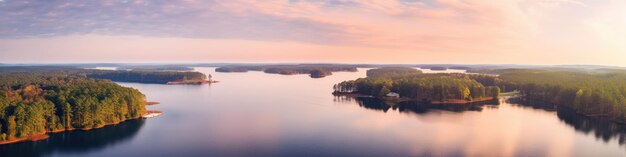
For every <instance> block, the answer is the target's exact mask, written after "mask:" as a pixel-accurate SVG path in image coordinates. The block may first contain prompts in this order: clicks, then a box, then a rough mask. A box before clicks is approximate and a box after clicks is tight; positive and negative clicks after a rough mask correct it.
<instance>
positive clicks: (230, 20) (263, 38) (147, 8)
mask: <svg viewBox="0 0 626 157" xmlns="http://www.w3.org/2000/svg"><path fill="white" fill-rule="evenodd" d="M624 8H626V1H624V0H359V1H356V0H256V1H255V0H224V1H219V0H154V1H150V0H100V1H97V0H93V1H78V0H76V1H64V0H41V1H36V0H29V1H23V0H0V63H89V62H99V63H103V62H106V63H118V62H124V63H128V62H138V63H157V62H168V63H183V62H262V63H265V62H315V63H319V62H324V63H411V64H433V63H456V64H596V65H617V66H626V61H623V60H624V58H626V44H624V43H625V41H626V29H624V28H626V10H624Z"/></svg>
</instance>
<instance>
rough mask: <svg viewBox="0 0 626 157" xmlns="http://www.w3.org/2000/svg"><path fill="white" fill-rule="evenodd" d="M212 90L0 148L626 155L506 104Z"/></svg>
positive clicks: (298, 81) (164, 95)
mask: <svg viewBox="0 0 626 157" xmlns="http://www.w3.org/2000/svg"><path fill="white" fill-rule="evenodd" d="M196 70H198V71H200V72H204V73H206V74H209V73H210V74H211V75H213V78H214V79H216V80H219V81H220V83H216V84H212V85H159V84H139V83H119V84H121V85H123V86H128V87H133V88H137V89H139V90H140V91H141V92H143V93H144V94H146V97H147V99H148V101H158V102H161V104H159V105H156V106H148V109H156V110H161V111H163V112H164V114H163V115H161V116H159V117H155V118H150V119H142V120H132V121H127V122H124V123H121V124H117V125H113V126H107V127H104V128H101V129H95V130H92V131H69V132H63V133H54V134H51V136H50V138H49V139H47V140H43V141H37V142H22V143H17V144H11V145H2V146H0V156H92V157H115V156H626V146H625V145H624V139H625V137H626V136H624V135H626V129H624V127H623V126H620V125H615V124H612V123H606V122H598V121H595V120H592V119H587V118H584V117H580V116H577V115H575V114H568V113H566V112H558V113H557V112H555V111H554V110H550V109H543V108H540V107H529V106H526V105H520V104H516V103H509V102H507V101H504V100H501V101H500V103H499V104H487V105H482V106H435V107H433V106H420V105H417V104H410V103H408V104H399V105H397V106H394V107H391V106H387V105H385V104H384V103H383V102H380V101H376V100H371V99H353V98H346V97H335V96H333V95H332V94H331V93H332V85H333V84H335V83H338V82H341V81H344V80H351V79H356V78H359V77H365V70H366V69H359V72H336V73H334V74H333V75H331V76H328V77H325V78H318V79H314V78H310V77H309V76H308V75H289V76H286V75H276V74H265V73H263V72H254V71H253V72H247V73H215V72H214V68H196Z"/></svg>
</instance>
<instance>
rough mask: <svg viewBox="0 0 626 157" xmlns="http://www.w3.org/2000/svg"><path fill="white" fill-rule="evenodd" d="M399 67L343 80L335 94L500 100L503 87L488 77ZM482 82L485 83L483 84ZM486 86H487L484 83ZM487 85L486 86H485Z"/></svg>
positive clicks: (425, 99) (381, 69)
mask: <svg viewBox="0 0 626 157" xmlns="http://www.w3.org/2000/svg"><path fill="white" fill-rule="evenodd" d="M398 71H399V69H398V68H380V69H372V70H370V71H368V77H366V78H359V79H357V80H351V81H344V82H341V83H338V84H336V85H334V86H333V88H334V90H335V92H336V93H354V94H364V95H371V96H374V97H384V96H385V95H386V94H388V93H390V92H395V93H398V94H399V95H400V96H401V97H404V98H411V99H415V100H423V101H449V100H466V101H473V100H479V99H492V98H497V97H498V96H499V93H500V88H499V87H497V86H490V85H493V84H496V83H494V82H497V81H498V80H497V78H495V77H493V76H487V75H467V74H420V73H419V72H416V71H412V70H408V69H402V71H405V72H407V73H408V74H400V73H398ZM481 82H482V83H481ZM483 83H484V84H483ZM485 84H486V85H485Z"/></svg>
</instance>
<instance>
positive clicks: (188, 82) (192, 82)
mask: <svg viewBox="0 0 626 157" xmlns="http://www.w3.org/2000/svg"><path fill="white" fill-rule="evenodd" d="M218 82H220V81H216V80H179V81H170V82H167V83H166V84H167V85H201V84H212V83H218Z"/></svg>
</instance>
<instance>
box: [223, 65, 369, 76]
mask: <svg viewBox="0 0 626 157" xmlns="http://www.w3.org/2000/svg"><path fill="white" fill-rule="evenodd" d="M215 71H216V72H248V71H263V72H265V73H268V74H281V75H297V74H309V76H310V77H311V78H322V77H326V76H329V75H332V73H333V72H339V71H345V72H356V71H357V67H356V66H354V65H339V64H295V65H229V66H223V67H219V68H217V69H215Z"/></svg>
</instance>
